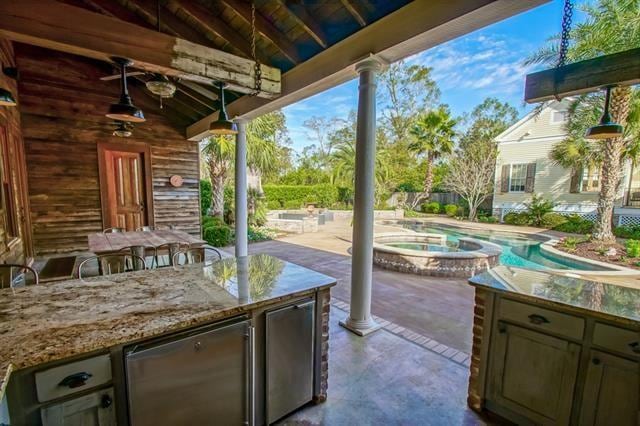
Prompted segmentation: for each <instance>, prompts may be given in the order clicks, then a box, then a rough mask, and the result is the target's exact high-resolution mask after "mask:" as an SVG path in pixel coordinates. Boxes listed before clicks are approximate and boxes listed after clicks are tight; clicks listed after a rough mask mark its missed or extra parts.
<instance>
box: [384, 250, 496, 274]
mask: <svg viewBox="0 0 640 426" xmlns="http://www.w3.org/2000/svg"><path fill="white" fill-rule="evenodd" d="M499 257H500V254H497V255H494V256H482V257H472V258H459V257H449V258H444V257H414V256H405V255H402V254H397V253H389V252H382V251H374V253H373V263H375V264H376V265H378V266H380V267H383V268H385V269H390V270H392V271H398V272H405V273H411V274H416V275H429V276H434V277H458V278H469V277H472V276H473V275H476V274H479V273H480V272H484V271H486V270H487V269H490V268H493V267H494V266H497V265H498V258H499Z"/></svg>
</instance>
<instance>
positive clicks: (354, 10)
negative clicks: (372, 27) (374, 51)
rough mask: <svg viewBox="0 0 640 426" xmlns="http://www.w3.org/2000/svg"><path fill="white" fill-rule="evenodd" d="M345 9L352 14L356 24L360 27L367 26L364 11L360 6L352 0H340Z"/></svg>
mask: <svg viewBox="0 0 640 426" xmlns="http://www.w3.org/2000/svg"><path fill="white" fill-rule="evenodd" d="M340 2H341V3H342V5H343V6H344V8H345V9H347V11H348V12H349V13H350V14H351V16H353V19H355V20H356V21H357V22H358V24H360V26H361V27H363V28H364V27H366V26H367V21H366V19H364V16H365V15H364V12H363V11H362V10H361V9H360V7H359V6H358V5H357V4H356V3H355V2H354V1H353V0H340Z"/></svg>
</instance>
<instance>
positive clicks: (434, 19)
mask: <svg viewBox="0 0 640 426" xmlns="http://www.w3.org/2000/svg"><path fill="white" fill-rule="evenodd" d="M549 1H550V0H519V1H513V0H494V1H492V0H450V1H446V2H444V1H443V2H440V1H438V2H434V1H432V0H414V1H413V2H410V3H408V4H407V5H406V6H404V7H402V8H400V9H398V10H396V11H395V12H393V13H391V14H389V15H387V16H385V17H383V18H381V19H379V20H377V21H375V22H373V23H371V24H369V25H367V26H366V27H365V28H363V29H361V30H360V31H358V32H356V33H355V34H353V35H351V36H349V37H348V38H346V39H344V40H342V41H341V42H339V43H335V44H333V45H332V46H331V47H329V48H328V49H326V50H325V51H323V52H320V53H319V54H317V55H316V56H314V57H312V58H311V59H309V60H307V61H305V62H302V63H301V64H299V65H297V66H296V67H294V68H292V69H291V70H289V71H287V72H286V73H285V74H283V76H282V88H283V90H282V95H281V96H280V97H278V98H275V99H271V100H264V99H256V98H255V97H250V96H243V97H241V98H239V99H237V100H235V101H233V102H230V103H229V105H228V108H227V111H228V113H229V116H231V117H242V118H247V119H252V118H255V117H259V116H260V115H262V114H266V113H268V112H271V111H275V110H277V109H280V108H284V107H286V106H287V105H291V104H293V103H295V102H298V101H300V100H302V99H305V98H308V97H310V96H313V95H315V94H318V93H320V92H322V91H324V90H327V89H330V88H332V87H335V86H337V85H339V84H342V83H344V82H346V81H349V80H350V79H352V78H354V77H355V76H356V75H357V73H356V71H355V64H357V63H359V62H361V61H362V60H363V59H365V58H367V57H368V56H370V55H372V54H373V55H375V56H377V57H379V58H380V59H382V60H383V61H386V62H390V63H391V62H395V61H398V60H400V59H403V58H406V57H407V56H410V55H414V54H416V53H418V52H422V51H424V50H425V49H429V48H431V47H434V46H437V45H439V44H442V43H444V42H446V41H449V40H452V39H454V38H456V37H460V36H462V35H464V34H468V33H470V32H472V31H475V30H477V29H480V28H483V27H485V26H487V25H491V24H493V23H495V22H498V21H500V20H502V19H506V18H509V17H511V16H514V15H516V14H518V13H522V12H524V11H526V10H528V9H531V8H533V7H536V6H539V5H541V4H544V3H548V2H549ZM216 117H217V113H214V114H211V115H210V116H208V117H205V118H203V119H202V120H200V121H198V122H197V123H194V124H192V125H191V126H189V127H188V128H187V138H189V139H191V140H200V139H202V137H204V136H205V135H207V132H208V130H209V123H210V122H211V120H214V119H215V118H216Z"/></svg>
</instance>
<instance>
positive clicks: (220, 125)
mask: <svg viewBox="0 0 640 426" xmlns="http://www.w3.org/2000/svg"><path fill="white" fill-rule="evenodd" d="M218 98H219V99H220V111H218V119H217V120H216V121H213V122H211V124H210V125H209V133H211V134H212V135H235V134H237V133H238V127H237V126H236V123H234V122H233V121H231V120H229V117H228V116H227V110H226V109H225V105H224V83H223V82H218Z"/></svg>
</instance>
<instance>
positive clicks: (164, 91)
mask: <svg viewBox="0 0 640 426" xmlns="http://www.w3.org/2000/svg"><path fill="white" fill-rule="evenodd" d="M160 8H161V7H160V0H158V1H157V2H156V22H157V26H158V28H157V29H158V32H162V31H160ZM145 85H146V86H147V89H148V90H149V91H150V92H151V93H153V94H154V95H157V96H158V97H159V98H160V108H162V99H163V98H171V97H173V94H174V93H175V92H176V85H175V84H173V83H172V82H171V81H169V79H168V78H167V77H166V76H164V75H162V74H154V76H153V78H152V79H151V80H149V81H147V82H146V83H145Z"/></svg>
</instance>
